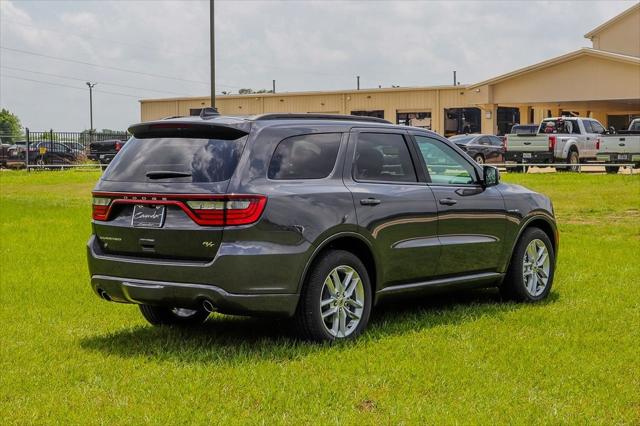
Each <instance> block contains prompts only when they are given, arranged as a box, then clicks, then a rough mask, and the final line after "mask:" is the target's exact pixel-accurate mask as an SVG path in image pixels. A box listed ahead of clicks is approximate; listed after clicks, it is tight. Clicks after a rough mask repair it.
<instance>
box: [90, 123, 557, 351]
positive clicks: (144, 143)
mask: <svg viewBox="0 0 640 426" xmlns="http://www.w3.org/2000/svg"><path fill="white" fill-rule="evenodd" d="M129 131H130V132H131V134H132V135H133V137H132V138H131V139H130V140H129V141H128V142H127V144H126V145H125V146H124V147H123V148H122V150H121V151H120V152H119V153H118V155H117V156H116V157H115V159H114V160H113V162H112V163H111V165H110V166H109V167H108V168H107V170H106V171H105V173H104V175H103V176H102V178H101V179H100V181H99V182H98V184H97V185H96V187H95V190H94V192H93V221H92V225H93V235H92V236H91V238H90V240H89V243H88V258H89V270H90V273H91V285H92V287H93V289H94V290H95V292H96V293H97V294H98V295H99V296H100V297H102V298H103V299H105V300H109V301H114V302H124V303H135V304H138V305H139V306H140V310H141V311H142V314H143V315H144V317H145V318H146V319H147V320H148V321H149V322H150V323H152V324H154V325H167V324H174V325H175V324H180V325H187V324H197V323H201V322H203V321H204V320H205V319H206V318H207V316H208V315H209V313H211V312H214V311H216V312H221V313H228V314H241V315H282V316H289V317H294V318H295V320H296V323H297V325H298V326H299V329H300V332H301V334H302V335H303V336H304V337H306V338H309V339H312V340H319V341H323V340H335V339H345V338H354V337H356V336H357V335H359V334H360V333H362V331H363V330H364V329H365V327H366V325H367V322H368V320H369V316H370V313H371V309H372V308H373V306H375V305H376V304H377V303H378V302H380V301H381V300H383V299H385V298H387V297H390V296H394V295H399V294H414V293H423V292H428V291H433V290H439V289H442V288H445V287H446V288H472V287H490V286H498V287H500V289H501V291H502V292H503V294H504V295H506V296H508V297H509V298H511V299H515V300H518V301H537V300H541V299H543V298H545V297H546V296H547V295H548V294H549V291H550V289H551V284H552V282H553V274H554V269H555V260H556V254H557V250H558V231H557V228H556V224H555V219H554V214H553V208H552V205H551V202H550V200H549V199H548V198H547V197H545V196H543V195H540V194H537V193H535V192H532V191H530V190H527V189H525V188H523V187H521V186H516V185H507V184H504V183H500V181H499V174H498V171H497V169H495V168H493V167H489V166H484V167H482V166H480V165H478V164H476V163H475V162H474V161H473V160H472V159H471V158H469V157H468V156H467V155H466V154H465V153H464V152H463V151H462V150H460V149H459V148H458V147H456V146H455V144H453V143H451V142H449V141H448V140H447V139H445V138H443V137H441V136H439V135H437V134H436V133H433V132H430V131H427V130H423V129H418V128H413V127H402V126H396V125H392V124H390V123H388V122H386V121H384V120H380V119H373V118H367V117H354V116H338V115H317V114H266V115H261V116H254V117H249V118H246V117H245V118H240V117H226V116H220V115H217V114H203V115H202V116H201V117H188V118H173V119H167V120H160V121H154V122H147V123H141V124H137V125H134V126H132V127H131V128H130V129H129Z"/></svg>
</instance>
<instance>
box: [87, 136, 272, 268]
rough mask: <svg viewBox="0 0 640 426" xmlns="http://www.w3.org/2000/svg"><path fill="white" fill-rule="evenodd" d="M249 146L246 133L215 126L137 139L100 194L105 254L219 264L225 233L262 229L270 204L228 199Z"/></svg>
mask: <svg viewBox="0 0 640 426" xmlns="http://www.w3.org/2000/svg"><path fill="white" fill-rule="evenodd" d="M137 130H140V129H137ZM246 140H247V132H246V131H240V130H237V129H236V130H235V131H230V130H229V129H225V128H216V127H214V126H207V127H202V128H200V129H196V131H194V130H190V131H185V130H184V129H181V128H173V129H172V128H171V127H169V128H167V129H162V130H161V131H158V130H155V131H142V130H141V131H139V132H138V134H137V135H136V133H134V137H133V138H132V139H131V140H130V141H129V142H128V143H127V144H126V145H125V147H124V148H123V149H122V151H121V153H120V154H119V155H118V156H117V157H116V159H115V160H114V161H113V162H112V163H111V165H110V166H109V167H108V168H107V170H106V171H105V174H104V175H103V177H102V179H101V180H100V182H99V184H98V185H97V187H96V190H95V191H94V192H93V219H94V220H93V229H94V233H95V234H96V236H97V239H98V244H100V247H101V249H102V251H104V252H105V253H109V254H116V255H124V256H134V257H148V258H159V259H166V260H193V261H209V260H211V259H213V258H214V256H215V254H216V253H217V250H218V247H219V245H220V241H221V238H222V230H223V227H224V226H229V225H241V224H249V223H252V222H255V221H256V220H257V219H258V218H259V216H260V214H261V213H262V209H263V208H264V203H265V202H266V199H264V197H261V196H254V195H237V194H234V195H228V194H227V188H228V186H229V181H230V179H231V176H232V175H233V173H234V171H235V169H236V166H237V164H238V161H239V158H240V155H241V154H242V151H243V149H244V145H245V142H246Z"/></svg>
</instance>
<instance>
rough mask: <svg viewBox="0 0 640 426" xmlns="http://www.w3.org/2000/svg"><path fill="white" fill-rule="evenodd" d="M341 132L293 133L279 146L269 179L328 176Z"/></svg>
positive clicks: (320, 177) (334, 159)
mask: <svg viewBox="0 0 640 426" xmlns="http://www.w3.org/2000/svg"><path fill="white" fill-rule="evenodd" d="M341 136H342V135H341V134H340V133H325V134H315V135H302V136H294V137H291V138H288V139H285V140H283V141H282V142H280V143H279V144H278V146H277V147H276V150H275V152H274V153H273V157H271V162H270V163H269V179H322V178H324V177H327V176H329V173H331V171H332V170H333V166H334V164H335V163H336V157H337V156H338V149H339V148H340V138H341Z"/></svg>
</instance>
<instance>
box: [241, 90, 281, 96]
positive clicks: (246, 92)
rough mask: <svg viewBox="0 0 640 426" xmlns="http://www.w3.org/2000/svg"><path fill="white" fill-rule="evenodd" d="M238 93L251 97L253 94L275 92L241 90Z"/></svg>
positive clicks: (270, 91)
mask: <svg viewBox="0 0 640 426" xmlns="http://www.w3.org/2000/svg"><path fill="white" fill-rule="evenodd" d="M238 93H239V94H241V95H250V94H252V93H273V90H267V89H259V90H253V89H240V90H238Z"/></svg>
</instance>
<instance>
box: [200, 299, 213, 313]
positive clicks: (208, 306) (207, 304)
mask: <svg viewBox="0 0 640 426" xmlns="http://www.w3.org/2000/svg"><path fill="white" fill-rule="evenodd" d="M202 308H204V310H205V311H207V312H209V313H210V314H211V313H213V312H215V311H216V307H215V306H214V305H213V303H211V301H210V300H208V299H205V300H204V302H202Z"/></svg>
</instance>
